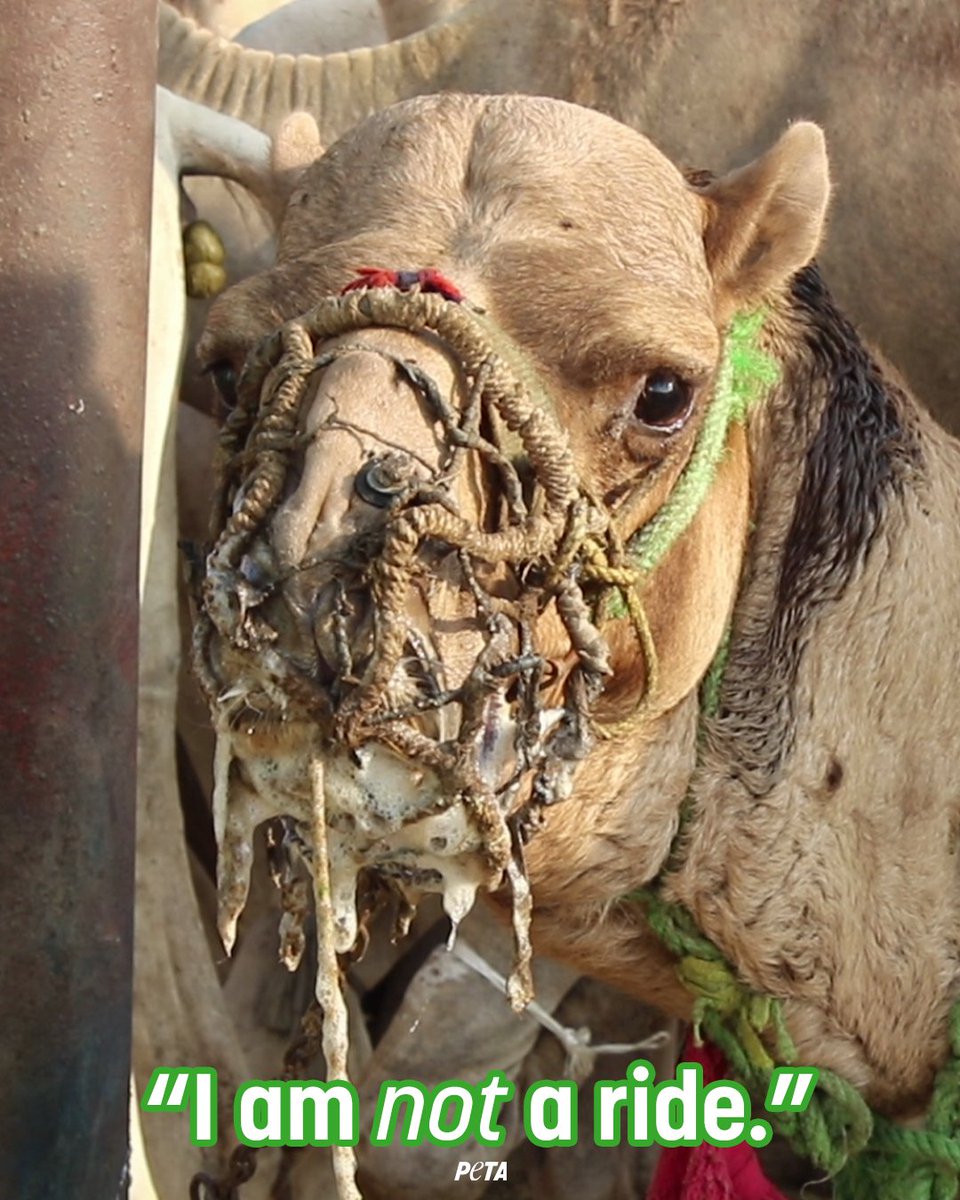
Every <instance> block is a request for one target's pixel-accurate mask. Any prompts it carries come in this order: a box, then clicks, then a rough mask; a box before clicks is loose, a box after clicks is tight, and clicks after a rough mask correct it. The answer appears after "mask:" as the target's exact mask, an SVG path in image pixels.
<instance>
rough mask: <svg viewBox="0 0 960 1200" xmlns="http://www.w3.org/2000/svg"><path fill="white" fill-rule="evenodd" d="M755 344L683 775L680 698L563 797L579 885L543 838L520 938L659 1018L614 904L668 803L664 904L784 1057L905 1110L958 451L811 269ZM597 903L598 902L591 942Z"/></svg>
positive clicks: (950, 734)
mask: <svg viewBox="0 0 960 1200" xmlns="http://www.w3.org/2000/svg"><path fill="white" fill-rule="evenodd" d="M770 328H771V342H772V346H773V348H774V350H775V352H776V353H777V356H778V358H779V359H780V361H781V363H782V364H783V372H784V373H783V380H782V383H781V385H780V386H779V387H778V389H777V391H776V392H775V394H774V395H772V396H771V397H770V398H769V401H768V403H767V404H766V405H765V406H764V408H763V411H762V412H761V413H759V414H758V415H757V417H756V418H755V419H754V421H753V423H752V427H751V430H750V442H751V464H752V469H753V477H754V500H753V507H754V531H753V533H752V535H751V539H750V545H749V549H748V554H747V559H746V563H745V566H744V573H743V577H742V581H741V587H740V593H739V596H738V599H737V603H736V607H735V612H734V623H733V643H732V651H731V657H730V661H729V665H728V668H727V671H726V674H725V679H724V688H723V694H722V701H721V710H720V713H719V715H718V717H717V718H716V720H714V721H713V722H712V723H711V725H710V728H709V737H708V739H707V744H706V747H705V749H703V750H702V751H701V754H700V759H701V761H700V763H699V765H695V760H696V757H697V755H696V748H695V740H694V736H693V731H694V728H695V723H696V705H695V703H694V700H693V698H692V697H691V698H690V699H689V701H688V702H687V703H685V704H683V705H680V706H679V707H678V708H677V709H675V710H674V711H673V712H672V713H671V714H668V716H667V717H665V718H664V719H663V720H662V721H661V722H660V727H659V728H658V729H657V730H656V731H655V732H653V733H651V735H650V746H649V752H648V753H647V754H645V755H643V763H644V764H645V765H641V766H640V767H639V768H638V769H636V772H635V774H634V775H633V777H632V778H631V777H630V776H629V773H628V771H627V769H626V768H625V767H624V765H623V764H622V763H621V762H620V761H619V758H618V756H617V754H616V750H615V748H612V749H608V750H606V753H607V754H608V755H610V756H611V757H610V763H609V764H601V765H602V766H603V769H600V766H598V767H597V768H596V770H594V769H591V771H590V778H591V779H592V780H596V781H597V783H596V786H597V788H598V789H603V796H601V791H600V790H598V791H597V793H596V796H592V795H591V793H590V790H589V788H585V789H584V791H583V792H580V791H579V789H578V792H577V793H576V794H575V797H574V799H573V801H572V802H571V803H572V804H575V805H577V806H578V811H577V814H576V820H573V819H571V818H569V817H568V816H567V815H566V814H564V818H563V819H564V821H566V822H567V823H568V824H569V838H570V843H571V848H572V846H573V845H574V843H575V841H576V839H577V838H579V843H578V850H577V853H576V854H575V855H571V858H570V859H569V860H568V859H564V863H565V865H566V864H567V863H570V864H577V867H576V869H574V868H573V867H571V868H570V869H569V870H564V872H563V874H562V875H558V874H557V870H558V868H557V863H558V860H559V858H560V856H559V854H558V853H556V843H555V842H554V843H552V846H551V848H552V850H553V851H554V852H553V854H552V855H551V863H550V864H549V869H547V868H548V864H546V863H544V864H542V871H537V876H539V878H537V877H535V879H534V888H535V895H536V897H537V904H538V911H539V912H540V914H541V920H540V928H541V930H542V940H543V942H544V943H545V945H546V946H547V947H548V948H553V949H554V950H560V948H561V946H563V952H564V953H565V954H566V956H568V957H569V956H571V955H572V956H573V957H575V958H576V960H577V961H578V962H580V963H582V964H583V965H585V966H587V967H588V968H589V969H591V970H596V971H598V973H600V974H602V975H604V976H605V977H607V978H608V979H612V980H613V981H614V982H617V983H619V984H620V985H621V986H625V987H626V988H628V990H630V991H632V992H634V993H635V994H638V995H640V996H642V997H643V998H644V999H647V1000H650V1001H653V1002H654V1003H658V1004H661V1005H663V1006H665V1007H670V1008H674V1009H677V1008H680V1007H681V1005H682V1003H683V1001H682V997H680V998H678V996H677V993H676V992H675V990H674V985H673V975H672V970H671V968H670V966H669V965H667V964H666V962H665V960H664V959H663V957H662V956H661V955H660V954H658V952H657V950H656V948H655V947H653V946H652V944H651V939H650V935H649V934H648V933H647V932H646V931H645V930H644V927H643V921H642V911H641V910H640V909H639V906H638V907H637V910H636V911H635V912H632V913H631V912H630V911H629V908H628V907H627V906H624V905H621V904H618V903H613V902H614V900H615V898H616V896H618V895H622V893H623V892H624V891H626V890H629V886H634V887H635V886H637V885H638V883H640V882H642V881H643V880H645V879H649V878H651V877H652V875H653V874H654V873H655V871H656V869H657V868H658V867H659V866H660V865H661V864H662V862H663V861H664V858H665V856H666V852H667V847H668V845H669V842H670V838H671V837H672V834H673V831H674V828H675V823H676V813H677V806H678V805H679V803H680V800H681V798H682V797H683V795H684V794H685V793H686V792H687V789H688V787H689V788H690V790H691V793H692V795H693V796H694V797H695V802H696V813H695V816H694V818H693V821H692V824H691V827H690V835H689V840H688V844H687V845H686V847H685V851H686V852H685V855H684V860H683V864H682V867H681V868H680V870H679V871H678V873H677V874H676V875H675V876H673V877H672V878H671V880H670V883H669V888H668V893H669V894H670V895H672V896H673V897H675V898H677V899H679V900H681V901H682V902H683V903H684V904H686V905H687V906H688V907H689V908H690V909H691V911H692V912H693V913H694V915H695V916H696V919H697V922H698V924H699V925H700V927H701V928H702V929H703V930H704V931H705V932H706V933H707V934H708V935H709V936H710V937H712V938H713V939H714V940H715V941H716V942H717V944H718V945H720V946H721V947H722V948H723V950H724V951H725V952H726V954H727V955H728V956H729V958H730V960H731V961H732V962H733V963H734V964H736V966H737V968H738V969H739V971H740V973H741V975H742V977H743V978H744V980H745V981H746V982H747V983H749V984H750V985H752V986H753V987H755V988H756V989H758V990H760V991H762V992H768V993H770V994H773V995H776V996H780V997H782V998H784V999H785V1000H786V1001H787V1005H786V1012H787V1016H788V1020H789V1024H790V1028H791V1031H792V1033H793V1035H794V1038H795V1039H796V1042H797V1047H798V1054H799V1060H800V1061H801V1062H802V1061H810V1062H813V1063H818V1064H821V1065H825V1066H829V1067H832V1068H833V1069H834V1070H837V1071H839V1072H841V1073H842V1074H843V1075H844V1076H846V1077H847V1078H848V1079H851V1080H852V1081H854V1082H856V1083H859V1084H862V1085H864V1086H865V1087H866V1089H867V1094H868V1098H869V1099H870V1100H871V1101H872V1102H873V1103H875V1104H876V1105H878V1106H879V1107H881V1108H883V1109H886V1110H888V1111H892V1112H909V1111H911V1110H916V1109H917V1108H919V1107H921V1106H922V1104H923V1102H924V1100H925V1099H926V1096H927V1094H928V1092H929V1088H930V1085H931V1081H932V1076H933V1072H934V1070H935V1068H936V1066H937V1064H938V1063H939V1061H941V1060H942V1058H943V1056H944V1054H945V1052H946V1040H945V1017H946V1013H947V1010H948V1008H949V1005H950V1003H951V1000H952V999H953V998H954V996H955V993H956V977H957V974H958V970H957V943H958V940H960V913H958V908H960V895H958V892H960V889H958V886H957V880H958V858H957V855H958V841H960V782H958V777H957V768H956V764H957V762H958V761H960V715H958V701H957V697H956V680H957V678H958V676H960V637H958V626H960V450H958V447H957V445H956V443H954V442H953V440H952V439H950V438H949V437H947V436H946V435H945V434H944V433H943V432H942V431H941V430H939V429H938V428H937V427H936V426H935V425H934V424H933V422H932V421H931V420H930V419H929V418H928V417H927V416H926V414H924V413H922V412H921V411H920V410H919V409H918V407H917V406H916V405H915V404H914V403H913V402H912V401H911V400H910V399H909V398H908V397H906V396H905V395H904V393H903V392H902V391H901V390H900V389H899V388H898V386H897V384H896V383H895V382H894V381H893V380H892V379H891V378H890V377H889V376H888V375H884V374H883V373H882V371H881V368H880V367H879V366H878V365H877V364H876V362H875V361H874V360H872V359H871V358H870V357H869V355H868V353H867V352H866V351H865V350H864V348H863V346H862V344H861V343H860V342H859V341H858V340H857V338H856V336H855V334H854V333H853V331H852V330H851V329H850V327H849V326H848V325H847V324H846V322H845V321H843V319H842V318H840V317H839V316H838V315H837V314H836V312H835V310H834V309H833V307H832V304H831V302H830V300H829V298H828V297H827V296H826V294H825V293H824V291H823V289H822V285H821V284H820V281H819V278H818V276H817V275H816V273H815V272H814V271H812V270H811V271H807V272H804V273H802V274H801V275H800V276H798V279H797V282H796V285H795V289H794V295H793V299H792V302H791V304H790V305H789V306H788V308H787V309H786V310H785V311H784V312H781V313H777V314H776V315H775V317H774V318H773V319H772V321H771V326H770ZM601 753H602V751H601ZM634 753H635V751H634ZM654 763H656V770H654V769H653V764H654ZM591 766H592V760H591ZM604 785H606V786H605V787H604ZM603 797H606V803H604V802H603ZM557 815H558V817H559V815H560V814H559V813H558V814H557ZM601 831H602V832H601ZM531 849H532V847H531ZM534 865H539V864H536V863H535V864H534ZM577 870H579V871H580V872H581V874H580V875H579V876H578V875H577V873H576V872H577ZM551 872H552V874H551ZM627 880H632V883H631V884H626V881H627ZM625 884H626V886H625ZM617 889H620V890H619V891H618V890H617ZM581 891H582V893H583V896H581V894H580V893H581ZM598 894H599V895H602V897H604V898H605V899H606V901H607V904H608V905H610V906H611V907H609V909H608V911H607V917H606V923H605V924H604V926H603V928H602V929H599V928H597V927H596V925H593V927H592V929H591V928H590V919H589V918H590V915H591V913H590V908H589V904H588V902H587V897H588V896H592V897H593V898H594V900H595V901H596V900H597V898H598ZM596 910H597V906H596V904H595V906H594V909H593V916H594V919H596ZM564 914H566V918H567V925H566V928H564ZM600 943H602V948H601V945H600Z"/></svg>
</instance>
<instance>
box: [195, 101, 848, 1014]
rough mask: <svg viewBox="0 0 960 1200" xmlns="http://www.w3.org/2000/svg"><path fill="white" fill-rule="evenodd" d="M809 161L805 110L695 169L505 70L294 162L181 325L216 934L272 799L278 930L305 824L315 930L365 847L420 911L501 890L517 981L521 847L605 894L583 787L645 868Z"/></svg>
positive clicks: (726, 606) (800, 218)
mask: <svg viewBox="0 0 960 1200" xmlns="http://www.w3.org/2000/svg"><path fill="white" fill-rule="evenodd" d="M281 137H282V134H281ZM305 140H306V142H309V139H305ZM288 160H289V155H288ZM286 170H287V173H288V178H289V177H290V172H291V171H292V170H293V166H292V164H291V163H290V162H289V161H287V164H286ZM828 190H829V188H828V179H827V169H826V160H825V155H824V148H823V139H822V136H821V134H820V131H819V130H818V129H817V128H816V127H815V126H812V125H809V124H798V125H795V126H793V127H792V128H790V129H789V130H787V132H786V133H785V134H784V135H783V136H782V137H781V139H780V140H779V141H778V142H777V143H776V144H775V145H774V146H773V148H772V149H771V150H769V151H768V152H767V153H766V154H765V155H763V156H762V157H761V158H759V159H758V160H756V161H755V162H753V163H752V164H750V165H749V166H747V167H745V168H743V169H741V170H739V171H737V172H735V173H733V174H731V175H728V176H726V177H723V178H720V179H719V180H717V181H714V182H711V183H708V184H705V185H702V186H694V185H693V184H691V183H690V182H688V180H687V179H686V178H685V177H684V175H683V174H682V173H681V172H680V171H679V170H678V169H677V168H676V167H674V166H673V165H672V164H671V163H670V162H669V161H667V159H666V158H665V157H664V156H663V155H662V154H660V153H659V152H658V151H657V150H656V148H655V147H654V146H653V145H651V143H650V142H648V141H647V140H646V139H645V138H643V137H642V136H640V135H638V134H636V133H634V132H632V131H631V130H629V129H627V128H626V127H624V126H621V125H619V124H618V123H616V122H615V121H613V120H611V119H609V118H606V117H603V116H600V115H598V114H597V113H594V112H591V111H587V110H585V109H580V108H577V107H575V106H572V105H569V104H565V103H561V102H558V101H550V100H544V99H533V98H525V97H473V96H438V97H426V98H421V99H417V100H413V101H409V102H406V103H403V104H400V105H397V106H395V107H393V108H390V109H388V110H386V111H384V112H382V113H380V114H378V115H376V116H374V117H372V118H370V119H369V120H367V121H365V122H363V123H362V124H361V125H359V126H357V127H356V128H355V129H354V130H353V131H352V132H351V133H349V134H348V135H347V136H346V137H344V138H343V139H342V140H341V141H339V142H338V143H336V144H335V145H334V146H333V147H332V149H330V150H329V151H328V152H327V153H326V154H325V155H323V156H322V157H320V158H319V159H318V160H317V161H316V162H314V163H312V164H311V165H309V166H306V167H305V169H304V170H303V172H302V174H300V175H299V177H297V178H296V181H295V183H294V184H293V190H292V194H291V196H290V201H289V205H288V207H287V209H286V212H285V216H284V218H283V223H282V228H281V234H280V246H279V257H278V261H277V263H276V265H275V266H274V267H273V268H272V269H271V270H269V271H266V272H265V273H263V274H261V275H259V276H255V277H253V278H251V279H249V280H246V281H245V282H243V283H241V284H239V285H238V286H236V287H234V288H232V289H230V290H229V291H227V292H226V293H224V295H223V296H222V297H221V298H220V299H219V300H218V301H217V302H216V304H215V305H214V308H213V310H212V312H211V315H210V319H209V323H208V326H207V331H206V334H205V336H204V338H203V341H202V344H201V356H202V358H203V360H204V362H205V364H206V365H207V366H208V367H209V368H210V370H211V371H212V373H213V374H214V377H215V379H216V380H217V381H218V386H219V387H220V389H221V391H222V392H223V394H224V397H225V399H226V400H227V401H228V403H229V404H230V406H231V407H232V411H231V413H230V416H229V417H228V419H227V421H226V424H225V429H224V435H223V455H222V463H221V470H222V480H223V483H222V489H221V494H220V503H219V509H218V512H217V514H216V516H215V520H214V537H215V541H214V544H213V547H212V550H211V552H210V554H209V557H208V559H207V563H206V571H205V576H204V579H203V581H202V589H201V610H202V611H201V617H200V620H199V623H198V626H197V635H196V647H197V649H196V662H197V669H198V674H199V677H200V679H201V681H202V683H203V686H204V688H205V690H206V692H207V696H208V698H209V701H210V704H211V709H212V712H213V715H214V721H215V724H216V727H217V734H218V754H217V768H216V777H217V783H216V788H217V791H216V796H215V805H214V808H215V822H216V827H217V837H218V841H219V845H220V853H221V864H220V881H219V887H220V903H221V932H222V934H223V936H224V938H225V941H226V942H227V943H228V944H229V943H230V942H232V939H233V936H234V930H235V925H236V920H237V917H238V915H239V912H240V911H241V909H242V907H243V903H244V900H245V896H246V887H247V878H248V874H249V867H250V859H251V853H252V851H251V834H252V829H253V827H254V826H255V825H257V824H258V823H260V822H261V821H263V820H265V819H266V818H268V817H269V818H280V820H279V821H275V822H274V825H273V826H272V828H273V830H274V832H273V834H272V835H271V837H272V841H273V843H274V845H273V849H274V852H275V854H276V863H277V864H278V865H277V871H278V876H279V877H280V878H281V882H282V883H283V884H284V887H285V889H286V908H287V915H286V917H285V918H284V920H285V931H284V938H285V951H284V952H285V955H286V957H287V958H288V960H290V961H295V960H296V959H297V957H298V956H299V952H300V949H301V947H302V932H301V931H300V928H299V917H298V913H299V914H300V915H302V911H303V907H304V906H303V904H302V903H299V907H298V901H297V895H298V894H299V893H298V892H297V888H298V887H300V886H302V885H301V884H299V883H298V882H297V880H298V877H297V874H296V871H295V870H294V868H293V867H292V866H291V864H290V856H291V855H292V854H293V853H294V852H295V851H299V852H300V853H301V854H302V855H303V857H304V859H305V861H307V862H308V863H310V862H311V860H312V863H313V869H314V871H315V872H316V871H317V870H318V863H317V858H318V855H319V854H321V853H323V854H325V857H326V860H327V862H328V864H329V889H328V893H327V892H325V895H326V894H328V896H329V905H330V912H331V920H332V928H333V931H334V939H335V942H336V946H337V949H339V950H341V951H342V950H346V949H348V948H349V947H350V946H351V945H352V944H353V942H354V941H355V939H356V937H357V932H358V918H357V915H356V914H357V911H358V901H357V891H358V878H359V879H360V880H361V883H362V885H363V886H361V895H362V893H363V891H364V886H365V884H364V883H363V881H365V880H366V879H367V878H368V877H369V875H368V873H372V874H373V875H376V876H377V877H379V878H380V879H385V880H386V881H388V883H389V884H390V886H392V888H393V889H394V890H395V891H397V892H398V893H399V894H400V895H401V897H402V898H403V900H404V902H405V903H406V904H407V905H410V904H413V903H414V902H415V900H416V898H417V896H418V895H420V894H422V893H423V892H424V891H439V892H442V893H443V895H444V902H445V906H446V908H447V911H448V912H449V913H450V915H451V918H452V919H453V921H454V923H456V921H458V920H459V919H460V918H461V917H462V916H463V915H464V913H465V912H466V911H467V910H468V909H469V907H470V905H471V903H472V902H473V897H474V893H475V892H476V891H477V890H478V889H481V890H488V891H493V890H496V889H501V888H503V889H504V891H505V893H507V894H510V895H512V907H513V916H514V927H515V931H516V934H517V940H518V968H517V971H516V973H515V977H514V981H513V999H514V1002H515V1003H517V1004H520V1003H522V1002H523V1001H524V1000H525V999H526V998H527V996H528V984H527V981H526V977H525V962H526V959H527V957H528V953H529V944H528V941H527V922H528V919H529V911H530V884H532V889H533V899H534V901H536V902H537V903H539V901H540V897H541V895H542V896H543V897H545V899H546V900H547V901H550V900H551V899H553V900H556V899H557V892H558V889H559V891H561V892H562V890H563V886H564V885H563V883H562V881H563V880H564V879H569V878H573V876H574V875H576V876H577V878H580V877H581V876H586V879H587V881H586V883H582V884H580V885H578V886H581V887H585V888H586V889H587V892H590V889H591V888H592V889H593V893H594V894H595V898H596V899H597V901H598V903H602V902H603V901H604V897H603V896H602V895H600V894H599V889H600V878H599V876H598V875H596V874H594V875H592V876H591V875H590V871H589V866H590V849H589V847H590V845H591V843H592V840H593V839H594V838H597V837H601V836H602V835H609V834H610V827H611V826H612V825H616V823H617V821H618V820H620V822H621V824H623V820H622V818H618V817H617V816H616V810H617V809H623V810H624V811H626V810H627V809H629V811H630V813H631V817H630V822H629V838H630V843H629V857H630V862H631V870H632V872H633V874H632V876H631V878H633V879H634V880H635V882H636V883H640V882H642V881H643V880H644V879H649V878H651V877H652V876H653V874H655V873H656V871H657V870H658V869H659V867H660V865H661V864H662V861H663V858H664V856H665V854H666V852H667V848H668V846H669V842H670V837H671V835H672V832H673V829H674V828H675V823H676V804H677V800H676V796H675V795H674V791H675V789H674V791H671V789H670V788H668V787H666V786H665V785H664V786H663V787H659V786H657V785H656V780H657V778H658V776H657V770H658V768H657V766H656V755H657V754H658V753H659V748H660V746H661V745H662V744H663V743H664V739H665V738H667V737H668V736H669V731H670V730H671V728H672V726H671V721H672V720H673V718H674V716H675V714H676V713H677V711H678V710H679V709H681V708H682V707H683V706H684V705H685V704H687V703H688V702H689V701H690V698H691V697H695V694H696V691H697V688H698V685H699V684H700V682H701V680H702V679H703V677H704V674H705V673H706V671H707V669H708V667H709V665H710V663H711V660H712V659H713V657H714V655H715V653H716V651H717V648H718V646H719V644H720V642H721V640H722V637H723V633H724V629H725V626H726V623H727V620H728V617H729V614H730V611H731V607H732V604H733V601H734V598H735V595H736V591H737V586H738V580H739V574H740V564H741V556H742V553H743V547H744V542H745V538H746V531H747V527H748V522H749V518H750V490H751V489H750V477H751V462H750V457H751V456H750V438H749V434H748V430H747V427H746V422H745V408H746V404H747V400H748V399H750V398H751V397H750V396H748V395H747V391H749V388H748V387H747V385H745V384H744V383H743V380H741V379H739V377H738V374H737V372H738V370H739V369H740V368H739V367H738V365H737V362H735V361H734V355H733V350H734V348H735V347H734V342H735V339H736V338H737V337H746V338H747V339H748V340H749V339H751V338H752V339H753V342H757V341H758V340H759V339H761V338H762V336H763V334H762V332H761V330H760V323H761V321H762V312H763V310H764V306H765V305H768V304H769V303H770V302H771V298H773V299H774V300H775V298H776V296H777V294H778V292H782V291H783V288H784V285H785V284H786V282H787V281H788V280H789V278H790V277H791V276H792V275H793V273H794V272H796V271H797V270H798V269H799V268H801V267H802V266H804V265H805V264H806V263H807V262H808V261H809V260H810V258H811V257H812V255H813V253H814V251H815V249H816V247H817V244H818V241H819V237H820V234H821V228H822V224H823V219H824V212H825V208H826V202H827V195H828ZM363 269H366V270H363ZM757 313H760V314H761V316H760V317H758V316H757V315H756V314H757ZM744 330H746V334H744V332H743V331H744ZM740 349H741V351H743V352H744V353H747V354H749V352H750V347H747V349H746V350H745V351H744V348H743V347H742V346H741V348H740ZM754 349H755V347H754ZM758 353H759V352H758ZM750 419H751V421H752V420H753V419H754V418H753V417H751V418H750ZM756 419H757V420H761V421H762V414H761V415H760V416H758V417H756ZM689 743H690V739H689V738H687V739H686V740H685V742H684V746H685V747H686V748H687V749H689ZM679 758H682V755H681V756H679ZM674 759H677V763H676V766H677V770H678V771H679V773H680V774H681V775H682V772H683V770H684V769H686V770H687V771H689V768H690V766H691V765H692V762H686V761H684V762H680V761H679V759H678V756H677V755H676V754H674ZM651 764H653V765H651ZM651 780H652V781H654V785H655V786H651V785H650V781H651ZM610 836H611V837H612V835H610ZM574 860H576V863H577V864H579V866H578V869H577V870H576V871H574V870H573V869H572V868H571V866H570V864H571V863H572V862H573V861H574ZM580 867H582V869H580ZM565 871H566V874H564V872H565ZM528 881H529V882H528ZM321 890H324V889H318V894H319V891H321ZM572 894H573V893H572V892H571V895H572ZM301 899H302V896H301ZM562 899H563V896H562V895H561V896H560V900H561V901H562ZM607 899H609V897H607ZM360 908H361V911H362V908H363V905H362V903H361V906H360Z"/></svg>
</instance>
